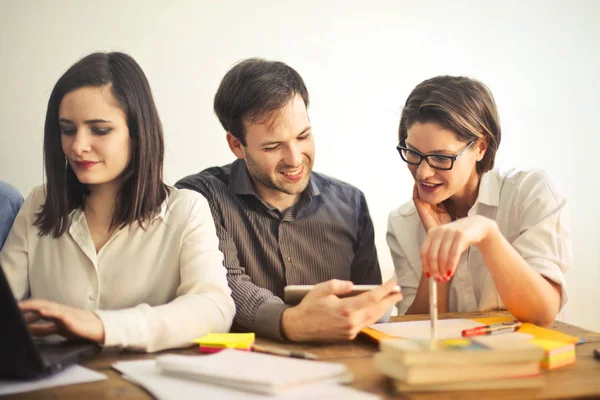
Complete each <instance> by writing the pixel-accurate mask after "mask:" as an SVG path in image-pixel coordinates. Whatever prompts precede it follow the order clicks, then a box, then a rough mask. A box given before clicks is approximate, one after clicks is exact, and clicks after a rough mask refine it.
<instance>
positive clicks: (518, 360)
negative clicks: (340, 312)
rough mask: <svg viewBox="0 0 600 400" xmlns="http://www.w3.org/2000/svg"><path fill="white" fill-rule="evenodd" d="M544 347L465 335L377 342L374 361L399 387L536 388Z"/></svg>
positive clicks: (399, 388) (538, 382)
mask: <svg viewBox="0 0 600 400" xmlns="http://www.w3.org/2000/svg"><path fill="white" fill-rule="evenodd" d="M543 356H544V350H543V349H542V348H541V347H539V346H535V345H533V344H530V343H527V342H526V341H519V342H512V343H510V344H507V345H506V346H504V348H503V349H489V348H487V347H485V346H483V345H481V344H479V343H477V342H475V341H472V340H470V339H446V340H439V341H437V342H435V345H434V346H433V348H432V347H431V346H430V342H429V341H427V340H408V339H394V340H382V341H381V351H380V352H379V353H377V354H376V355H375V365H376V367H377V368H378V369H379V371H381V372H382V373H383V374H385V375H387V376H389V377H391V378H392V379H393V381H394V385H395V386H396V388H397V389H398V390H399V391H438V390H440V391H441V390H475V389H505V388H531V387H540V386H542V384H543V381H542V379H541V376H540V360H541V359H542V358H543Z"/></svg>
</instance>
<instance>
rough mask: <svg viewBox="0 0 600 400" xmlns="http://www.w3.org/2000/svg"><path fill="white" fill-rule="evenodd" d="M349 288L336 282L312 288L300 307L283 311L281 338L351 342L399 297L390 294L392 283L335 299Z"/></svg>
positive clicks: (347, 282) (335, 280) (348, 284)
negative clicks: (282, 336)
mask: <svg viewBox="0 0 600 400" xmlns="http://www.w3.org/2000/svg"><path fill="white" fill-rule="evenodd" d="M352 286H353V284H352V282H349V281H341V280H337V279H332V280H330V281H327V282H323V283H320V284H318V285H316V286H315V287H314V289H313V290H311V291H310V292H309V293H308V294H307V295H306V296H305V297H304V299H302V301H301V302H300V304H298V305H297V306H295V307H291V308H288V309H286V310H285V311H284V312H283V315H282V317H281V318H282V322H281V324H282V331H283V334H284V336H285V337H286V338H288V339H289V340H292V341H315V340H348V339H350V340H351V339H354V338H355V337H356V335H358V333H359V332H360V331H361V329H363V328H365V327H367V326H369V325H371V324H373V323H375V322H376V321H377V320H378V319H379V318H380V317H381V316H382V315H383V314H385V312H386V311H387V310H389V309H390V308H391V307H392V306H393V305H394V304H396V303H397V302H399V301H400V300H402V294H400V293H393V290H394V286H396V282H395V281H389V282H386V283H385V284H383V285H381V286H379V287H378V288H376V289H373V290H371V291H369V292H366V293H363V294H360V295H357V296H353V297H347V298H343V299H340V298H339V297H337V295H342V294H345V293H349V292H350V291H351V290H352Z"/></svg>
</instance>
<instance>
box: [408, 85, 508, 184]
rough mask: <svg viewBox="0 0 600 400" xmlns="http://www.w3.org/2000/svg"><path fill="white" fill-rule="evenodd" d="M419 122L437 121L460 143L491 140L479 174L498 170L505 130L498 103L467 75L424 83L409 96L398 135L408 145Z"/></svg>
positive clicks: (478, 170) (479, 168) (480, 164)
mask: <svg viewBox="0 0 600 400" xmlns="http://www.w3.org/2000/svg"><path fill="white" fill-rule="evenodd" d="M415 122H419V123H427V122H434V123H437V124H439V125H440V126H441V127H443V128H444V129H448V130H450V131H452V132H454V133H455V134H456V136H457V137H458V139H459V140H462V141H464V142H465V143H466V142H470V141H472V140H474V139H480V138H484V140H487V142H488V143H487V144H488V147H487V150H486V152H485V155H484V157H483V159H482V160H481V161H479V162H478V163H477V166H476V168H477V173H478V174H479V175H480V176H481V175H482V174H483V173H484V172H487V171H489V170H490V169H492V168H493V167H494V160H495V158H496V151H497V150H498V147H499V146H500V139H501V129H500V119H499V117H498V109H497V108H496V102H495V101H494V97H493V96H492V92H491V91H490V90H489V89H488V88H487V86H485V85H484V84H483V83H481V82H479V81H477V80H475V79H471V78H466V77H463V76H436V77H435V78H431V79H428V80H426V81H423V82H421V83H420V84H419V85H417V87H415V88H414V89H413V91H412V92H411V93H410V95H409V96H408V99H407V100H406V104H405V105H404V108H403V109H402V117H401V118H400V127H399V128H398V136H399V140H400V143H401V144H404V141H405V140H406V136H407V133H408V129H409V128H410V127H411V126H412V124H414V123H415Z"/></svg>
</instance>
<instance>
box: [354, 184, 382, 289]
mask: <svg viewBox="0 0 600 400" xmlns="http://www.w3.org/2000/svg"><path fill="white" fill-rule="evenodd" d="M350 274H351V275H350V276H351V279H352V282H354V283H355V284H358V285H379V284H381V269H380V268H379V260H378V259H377V249H376V248H375V233H374V229H373V221H372V220H371V215H370V214H369V208H368V206H367V200H366V199H365V196H364V194H363V193H362V192H361V194H360V203H359V210H358V242H357V245H356V250H355V254H354V260H353V261H352V266H351V269H350Z"/></svg>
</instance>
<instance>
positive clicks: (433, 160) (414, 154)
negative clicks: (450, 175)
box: [396, 140, 477, 171]
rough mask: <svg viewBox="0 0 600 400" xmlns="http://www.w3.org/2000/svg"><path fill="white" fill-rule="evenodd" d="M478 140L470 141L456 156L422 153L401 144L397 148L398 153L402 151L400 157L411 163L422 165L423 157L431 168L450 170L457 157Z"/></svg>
mask: <svg viewBox="0 0 600 400" xmlns="http://www.w3.org/2000/svg"><path fill="white" fill-rule="evenodd" d="M476 141H477V140H472V141H471V142H469V144H467V145H466V146H465V148H464V149H462V150H461V151H460V153H458V154H457V155H455V156H448V155H446V154H422V153H419V152H418V151H416V150H411V149H409V148H406V147H404V146H400V145H398V146H396V149H397V150H398V153H400V157H401V158H402V159H403V160H404V161H405V162H407V163H408V164H410V165H420V164H421V162H422V161H423V159H425V161H427V164H429V166H430V167H431V168H435V169H440V170H442V171H448V170H450V169H452V167H453V166H454V161H456V159H457V158H458V157H460V156H461V155H462V153H464V152H465V151H466V150H467V149H468V148H469V147H471V145H472V144H473V143H475V142H476Z"/></svg>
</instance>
